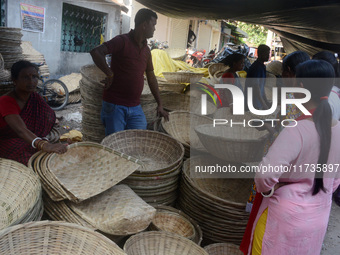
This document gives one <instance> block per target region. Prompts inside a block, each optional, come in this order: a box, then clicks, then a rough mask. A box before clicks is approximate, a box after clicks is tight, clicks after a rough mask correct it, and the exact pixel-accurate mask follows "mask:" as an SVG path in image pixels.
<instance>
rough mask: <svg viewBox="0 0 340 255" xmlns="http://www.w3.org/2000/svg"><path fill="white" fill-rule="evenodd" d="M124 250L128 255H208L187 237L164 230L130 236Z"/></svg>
mask: <svg viewBox="0 0 340 255" xmlns="http://www.w3.org/2000/svg"><path fill="white" fill-rule="evenodd" d="M124 251H125V252H126V253H127V254H128V255H179V254H180V255H191V254H192V255H199V254H202V255H208V253H207V252H206V251H205V250H204V249H203V248H201V247H199V246H198V245H197V244H195V243H194V242H192V241H190V240H188V239H187V238H185V237H182V236H179V235H176V234H172V233H168V232H163V231H150V232H144V233H140V234H137V235H134V236H132V237H130V238H129V239H128V240H127V241H126V243H125V245H124Z"/></svg>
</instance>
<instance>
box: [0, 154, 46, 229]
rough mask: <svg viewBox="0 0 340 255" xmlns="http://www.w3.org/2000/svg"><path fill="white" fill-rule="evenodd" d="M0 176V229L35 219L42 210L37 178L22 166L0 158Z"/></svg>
mask: <svg viewBox="0 0 340 255" xmlns="http://www.w3.org/2000/svg"><path fill="white" fill-rule="evenodd" d="M0 176H1V178H0V201H1V210H0V229H4V228H6V227H8V226H11V225H13V224H18V223H22V222H25V221H30V220H35V219H37V218H38V217H39V214H40V211H41V208H42V204H41V185H40V181H39V179H38V176H37V175H36V174H35V173H34V172H33V171H32V170H31V169H29V168H28V167H26V166H25V165H23V164H20V163H18V162H16V161H13V160H9V159H2V158H0ZM37 214H38V215H37Z"/></svg>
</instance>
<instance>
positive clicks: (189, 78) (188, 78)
mask: <svg viewBox="0 0 340 255" xmlns="http://www.w3.org/2000/svg"><path fill="white" fill-rule="evenodd" d="M163 75H164V77H165V79H166V80H167V81H168V82H170V83H196V82H198V81H199V80H200V79H201V78H202V77H203V76H204V74H202V73H188V72H163Z"/></svg>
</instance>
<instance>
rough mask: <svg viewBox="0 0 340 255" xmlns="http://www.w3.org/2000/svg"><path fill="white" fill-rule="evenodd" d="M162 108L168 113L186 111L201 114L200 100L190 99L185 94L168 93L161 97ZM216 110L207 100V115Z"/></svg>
mask: <svg viewBox="0 0 340 255" xmlns="http://www.w3.org/2000/svg"><path fill="white" fill-rule="evenodd" d="M161 100H162V103H163V108H164V109H165V110H167V111H169V112H172V111H187V112H193V113H196V114H201V98H197V97H190V96H188V95H185V94H177V93H169V94H165V95H161ZM216 110H217V108H216V106H215V105H214V103H212V102H210V101H208V100H207V115H210V114H213V113H214V112H215V111H216Z"/></svg>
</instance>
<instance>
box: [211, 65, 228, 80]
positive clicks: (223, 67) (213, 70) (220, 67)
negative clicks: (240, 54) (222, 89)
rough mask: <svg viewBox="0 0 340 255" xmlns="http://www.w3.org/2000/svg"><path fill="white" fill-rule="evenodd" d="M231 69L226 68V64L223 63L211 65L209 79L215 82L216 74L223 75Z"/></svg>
mask: <svg viewBox="0 0 340 255" xmlns="http://www.w3.org/2000/svg"><path fill="white" fill-rule="evenodd" d="M228 68H229V67H228V66H226V65H225V64H223V63H215V64H211V65H210V66H209V67H208V72H209V77H210V79H212V80H214V78H215V76H214V75H215V73H216V72H218V71H222V73H224V72H225V71H226V70H227V69H228Z"/></svg>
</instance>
